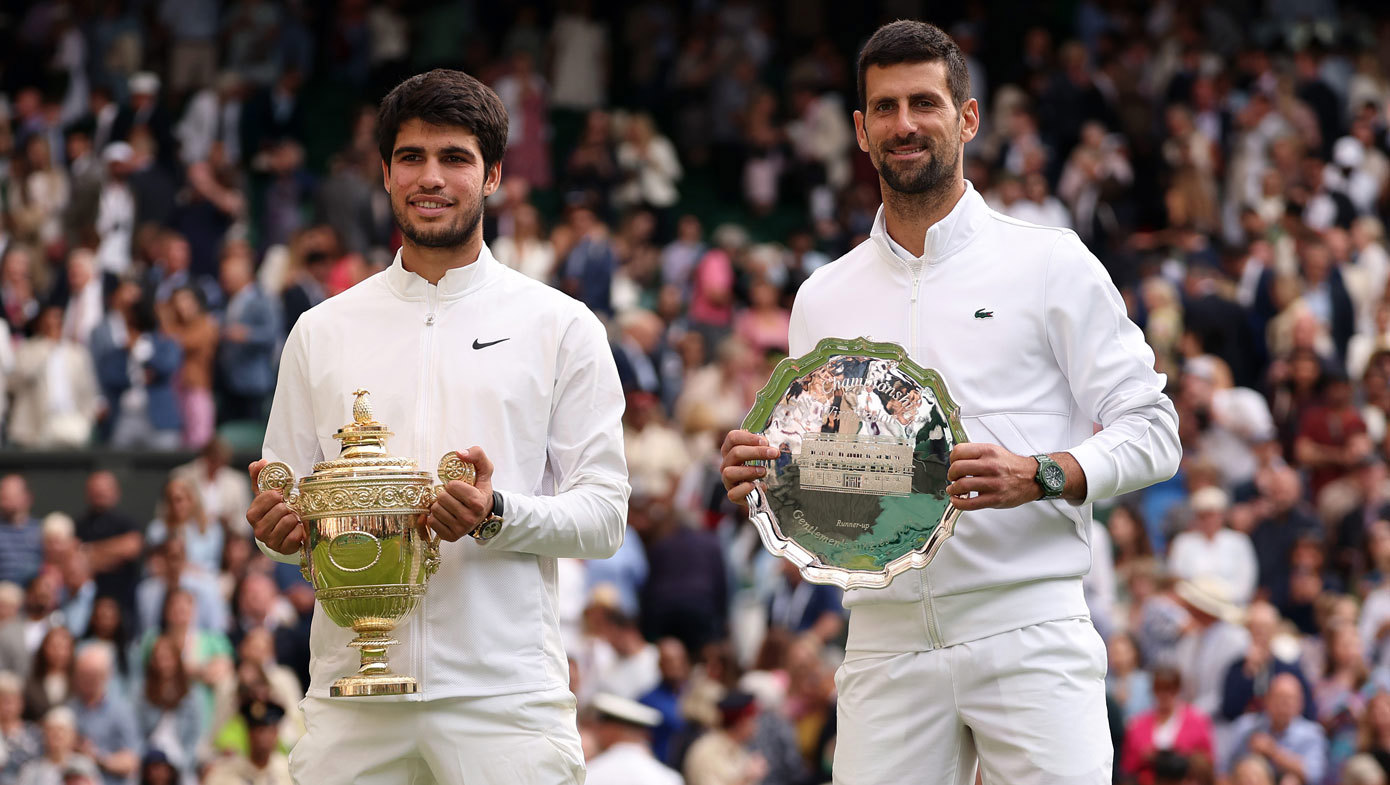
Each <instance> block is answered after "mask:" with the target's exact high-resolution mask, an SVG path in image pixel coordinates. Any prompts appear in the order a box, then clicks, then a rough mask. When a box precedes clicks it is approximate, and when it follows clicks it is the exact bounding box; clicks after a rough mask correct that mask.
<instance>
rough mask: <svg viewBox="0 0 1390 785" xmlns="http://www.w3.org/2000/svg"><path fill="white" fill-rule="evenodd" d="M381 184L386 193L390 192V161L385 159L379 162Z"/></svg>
mask: <svg viewBox="0 0 1390 785" xmlns="http://www.w3.org/2000/svg"><path fill="white" fill-rule="evenodd" d="M381 185H382V187H383V188H385V189H386V193H388V194H389V193H391V163H390V162H389V161H386V160H382V162H381Z"/></svg>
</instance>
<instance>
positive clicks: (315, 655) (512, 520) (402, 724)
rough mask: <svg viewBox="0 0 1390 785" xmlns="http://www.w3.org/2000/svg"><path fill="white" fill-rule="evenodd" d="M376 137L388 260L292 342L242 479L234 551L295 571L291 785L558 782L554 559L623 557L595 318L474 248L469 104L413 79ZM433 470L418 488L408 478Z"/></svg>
mask: <svg viewBox="0 0 1390 785" xmlns="http://www.w3.org/2000/svg"><path fill="white" fill-rule="evenodd" d="M377 133H378V143H379V146H380V149H381V155H382V161H383V165H382V173H383V178H384V182H385V187H386V190H387V191H388V192H389V194H390V196H391V206H392V210H393V212H394V213H395V218H396V222H397V224H398V225H399V227H400V229H401V232H402V234H403V235H404V238H405V239H404V246H403V247H402V249H401V251H400V252H399V253H398V254H397V256H396V259H395V261H394V263H393V264H392V265H391V266H390V267H389V268H388V269H386V270H385V271H383V272H381V273H378V274H377V275H374V276H372V277H371V278H368V279H367V280H365V281H363V282H362V283H360V284H358V285H357V286H354V287H353V288H351V289H349V290H348V291H346V292H343V293H342V294H340V295H338V296H336V297H333V298H331V299H329V300H327V301H325V302H324V303H322V304H320V305H318V306H317V307H315V308H313V309H311V310H309V311H308V312H306V313H305V314H304V315H303V316H302V317H301V318H300V319H299V321H298V322H297V323H296V325H295V327H294V330H293V331H292V332H291V333H290V336H289V339H288V340H287V342H286V345H285V350H284V355H283V357H282V359H281V363H280V378H279V382H278V384H277V386H276V389H275V400H274V404H273V406H272V408H271V413H270V421H269V424H268V426H267V430H266V439H265V445H264V456H265V458H266V459H267V460H268V461H273V462H274V463H267V461H265V460H263V461H258V462H257V463H255V464H253V465H252V467H251V472H252V476H253V481H255V482H257V484H258V487H259V488H260V490H261V492H260V493H259V494H258V495H257V497H256V499H255V500H254V502H253V503H252V505H251V507H250V509H249V510H248V512H247V516H246V517H247V520H248V522H250V523H251V525H252V527H253V528H254V530H255V533H256V538H257V541H258V544H259V545H260V546H261V548H262V550H264V551H265V552H266V553H268V554H269V555H271V556H272V557H273V558H276V559H278V560H280V561H290V562H296V561H297V562H299V563H300V564H301V565H302V566H301V569H303V570H304V572H305V575H306V577H308V578H309V579H310V580H311V581H312V583H313V585H314V589H315V593H316V599H317V600H318V603H317V606H316V608H315V612H314V619H313V627H312V631H311V638H310V647H311V651H312V662H311V666H310V671H311V677H312V678H311V683H310V685H309V689H308V697H307V698H306V699H305V702H304V716H305V722H306V725H307V729H308V730H307V733H306V735H305V736H304V737H303V738H302V739H300V741H299V743H298V744H297V745H296V746H295V748H294V750H293V751H292V754H291V759H290V766H291V771H292V773H293V775H294V778H295V780H296V781H297V782H298V783H300V784H301V785H309V784H310V783H334V784H335V785H337V784H338V783H358V784H359V785H365V784H368V783H381V785H386V784H387V783H391V784H392V785H394V784H395V783H407V782H408V783H417V784H418V783H432V782H440V783H459V782H463V783H469V785H474V784H477V785H504V784H506V785H511V784H512V783H522V784H524V785H555V783H579V782H582V781H583V776H584V762H583V753H582V750H581V747H580V742H579V735H578V728H577V726H576V720H575V700H574V696H573V695H572V694H571V693H570V691H569V688H568V680H569V669H568V663H567V661H566V657H565V651H564V647H563V644H562V641H561V639H560V627H559V621H558V611H557V606H558V601H557V597H556V559H557V558H562V557H575V558H594V559H602V558H607V557H609V556H611V555H613V553H614V552H616V551H617V549H618V547H619V545H620V544H621V543H622V538H623V530H624V523H625V520H626V517H627V498H628V491H629V489H628V483H627V467H626V464H625V462H624V458H623V446H622V426H621V417H622V411H623V396H622V391H621V388H620V385H619V382H618V374H617V369H616V367H615V365H614V361H613V355H612V352H611V351H610V350H609V348H608V341H607V337H606V335H605V332H604V328H603V326H602V324H601V323H600V322H599V320H598V319H597V318H596V317H595V316H594V315H593V313H591V312H590V311H589V310H588V309H587V308H585V307H584V306H583V305H582V304H581V303H579V302H578V301H576V300H573V299H571V298H570V297H568V296H566V295H564V294H562V293H560V292H558V291H556V290H554V289H551V288H550V287H547V286H545V285H544V284H541V283H539V282H536V281H533V280H531V279H530V278H528V277H526V276H523V275H522V274H520V273H517V272H515V271H513V270H511V269H509V268H507V267H505V266H503V265H501V264H499V263H498V262H497V261H496V260H495V259H494V258H493V256H492V254H491V252H490V251H489V250H488V248H487V246H486V245H484V244H483V241H482V217H483V200H484V199H485V198H486V197H487V196H488V195H490V194H492V193H493V192H494V191H496V189H497V187H498V183H499V182H500V179H501V165H502V163H501V162H502V155H503V151H504V149H505V145H506V138H507V113H506V110H505V108H504V107H503V105H502V102H501V101H500V100H499V99H498V97H497V95H496V94H495V93H494V92H493V91H492V90H491V89H489V88H488V87H487V86H485V85H483V84H482V83H480V82H478V81H477V80H476V79H474V78H473V77H471V76H468V75H467V74H464V73H461V72H458V71H448V70H435V71H431V72H429V73H425V74H420V75H418V76H415V77H412V78H410V79H407V80H406V81H405V82H402V83H401V84H400V85H399V86H398V87H396V89H394V90H393V91H392V92H391V93H390V94H389V95H388V96H387V97H386V98H385V99H384V100H383V101H382V104H381V109H380V114H379V119H378V131H377ZM369 391H370V395H369V394H368V392H369ZM344 423H346V425H345V424H344ZM388 426H389V430H388ZM388 437H389V438H391V443H390V447H392V448H394V450H395V453H394V454H392V453H391V452H388V445H387V439H388ZM335 440H336V441H338V442H341V444H342V447H341V454H339V453H338V449H339V447H338V445H337V444H335ZM469 445H474V446H471V447H470V446H469ZM465 447H466V448H467V449H466V450H465V449H464V448H465ZM334 455H337V456H338V457H337V458H336V459H333V456H334ZM440 455H443V456H444V459H443V461H441V462H440V468H439V479H440V481H441V483H442V484H441V485H439V486H434V485H433V484H432V482H433V480H432V477H431V476H430V473H429V472H427V471H419V470H417V468H416V467H417V464H418V463H419V462H423V461H426V460H432V459H433V458H435V457H436V456H440ZM426 465H430V464H426ZM296 477H298V478H299V479H298V481H297V482H296V480H295V478H296ZM345 627H350V629H345ZM354 633H356V637H354ZM388 647H389V648H388ZM354 649H360V653H359V652H357V651H354ZM388 651H389V652H390V654H389V657H388V655H387V652H388ZM388 659H389V663H388Z"/></svg>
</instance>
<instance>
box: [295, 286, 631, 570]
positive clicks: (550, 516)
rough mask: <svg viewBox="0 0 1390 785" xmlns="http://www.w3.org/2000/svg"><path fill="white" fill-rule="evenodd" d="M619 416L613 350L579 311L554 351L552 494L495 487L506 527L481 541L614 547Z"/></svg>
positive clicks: (622, 520)
mask: <svg viewBox="0 0 1390 785" xmlns="http://www.w3.org/2000/svg"><path fill="white" fill-rule="evenodd" d="M277 397H278V394H277ZM272 416H273V415H272ZM622 417H623V392H622V387H621V386H620V385H619V383H618V371H617V368H616V367H615V366H614V364H613V353H612V351H610V350H609V348H608V339H607V337H606V336H605V335H604V330H603V325H602V324H601V323H600V322H599V320H598V319H597V318H595V317H594V316H593V314H591V313H589V312H587V311H586V312H584V313H582V314H580V315H579V316H578V317H577V318H575V319H574V320H573V321H572V322H571V323H570V325H569V327H568V328H566V330H565V334H564V337H563V338H561V340H560V345H559V349H558V357H557V362H556V378H555V395H554V397H553V398H552V403H551V409H550V443H549V445H548V448H547V457H548V463H549V471H550V475H551V477H552V478H553V480H554V494H555V495H553V496H524V495H521V494H515V493H508V492H507V489H506V488H499V489H498V490H499V491H501V492H502V494H503V498H504V500H505V502H506V509H505V510H504V516H503V517H504V518H505V520H506V525H504V526H503V527H502V531H501V532H500V533H498V535H497V536H496V537H495V538H493V539H492V540H490V541H488V542H487V543H486V546H485V547H487V548H489V549H492V550H503V551H517V552H521V553H532V554H535V555H537V556H553V557H557V558H576V559H606V558H608V557H610V556H612V555H613V554H614V553H617V551H618V548H619V547H620V546H621V545H622V543H623V530H624V528H625V526H626V521H627V500H628V494H629V492H630V488H629V486H628V481H627V460H626V458H625V457H624V456H623V430H622Z"/></svg>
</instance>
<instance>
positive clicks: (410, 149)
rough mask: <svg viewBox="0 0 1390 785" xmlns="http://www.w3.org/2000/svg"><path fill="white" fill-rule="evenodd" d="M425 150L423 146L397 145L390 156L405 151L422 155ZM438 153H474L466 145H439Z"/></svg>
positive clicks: (469, 154) (404, 152) (470, 154)
mask: <svg viewBox="0 0 1390 785" xmlns="http://www.w3.org/2000/svg"><path fill="white" fill-rule="evenodd" d="M425 152H426V150H425V148H423V147H413V146H412V147H397V148H396V149H395V150H393V151H392V152H391V157H392V158H394V157H396V156H398V155H402V154H406V153H415V154H416V155H424V154H425ZM439 154H440V155H460V154H461V155H467V156H472V155H473V154H474V153H473V151H472V150H470V149H468V148H467V147H460V146H458V145H449V146H447V147H441V148H439Z"/></svg>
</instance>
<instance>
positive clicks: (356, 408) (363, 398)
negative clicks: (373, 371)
mask: <svg viewBox="0 0 1390 785" xmlns="http://www.w3.org/2000/svg"><path fill="white" fill-rule="evenodd" d="M352 394H353V395H356V396H357V400H355V401H353V402H352V419H353V420H354V421H356V422H357V424H359V425H367V424H369V423H374V422H376V416H375V415H374V414H373V413H372V399H371V398H370V397H368V396H369V393H368V392H367V391H366V390H365V389H363V388H361V387H358V388H357V389H356V390H353V391H352Z"/></svg>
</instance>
